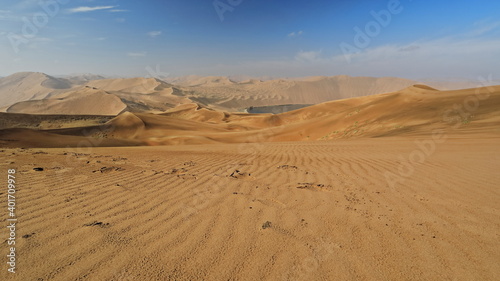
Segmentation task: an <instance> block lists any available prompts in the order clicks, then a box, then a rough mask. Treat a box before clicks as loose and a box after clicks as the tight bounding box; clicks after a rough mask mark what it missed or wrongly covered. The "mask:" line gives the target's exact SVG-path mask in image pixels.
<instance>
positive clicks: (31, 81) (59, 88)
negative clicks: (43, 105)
mask: <svg viewBox="0 0 500 281" xmlns="http://www.w3.org/2000/svg"><path fill="white" fill-rule="evenodd" d="M72 86H73V85H72V84H71V82H69V81H68V80H66V79H62V78H55V77H52V76H49V75H47V74H43V73H39V72H20V73H16V74H13V75H10V76H8V77H3V78H0V108H2V107H6V106H9V105H12V104H14V103H17V102H21V101H27V100H34V99H43V98H46V97H48V96H50V95H53V94H56V93H61V92H65V91H67V90H69V89H71V88H72Z"/></svg>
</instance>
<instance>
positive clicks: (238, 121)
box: [0, 85, 500, 146]
mask: <svg viewBox="0 0 500 281" xmlns="http://www.w3.org/2000/svg"><path fill="white" fill-rule="evenodd" d="M479 98H481V99H479ZM485 98H487V100H485ZM471 99H475V102H477V108H474V110H473V111H471V112H468V113H467V112H466V113H464V112H463V111H464V110H465V109H464V108H465V107H466V106H467V105H468V104H467V101H468V100H471ZM483 100H484V101H483ZM498 105H500V86H492V87H483V88H476V89H464V90H458V91H438V90H436V89H433V88H431V87H428V86H425V85H415V86H411V87H408V88H405V89H403V90H401V91H396V92H392V93H386V94H380V95H372V96H366V97H358V98H351V99H342V100H338V101H331V102H326V103H321V104H317V105H313V106H309V107H305V108H301V109H297V110H293V111H290V112H285V113H281V114H245V113H230V112H225V111H217V110H213V109H209V108H205V107H203V106H200V105H199V104H195V103H191V104H184V105H180V106H178V107H176V108H173V109H170V110H167V111H166V112H163V113H161V114H151V113H130V112H125V113H122V114H121V115H118V116H117V117H116V118H114V119H112V120H110V121H108V122H107V123H105V124H103V125H100V126H95V125H94V126H89V127H80V128H71V129H60V130H45V131H44V132H45V133H46V134H52V135H60V134H63V135H64V136H63V137H66V136H69V135H74V136H80V137H103V138H106V139H108V141H110V142H113V140H133V141H134V142H135V143H139V144H143V145H169V144H190V143H197V144H202V143H207V144H208V143H247V142H282V141H310V140H321V141H326V140H337V139H347V138H366V137H370V138H374V137H382V136H419V135H420V136H423V135H430V134H432V132H433V131H435V130H446V131H449V132H450V133H451V134H453V133H455V132H460V133H467V132H469V133H488V134H493V135H497V134H498V133H499V129H498V122H499V121H500V116H499V115H498V112H497V108H498ZM122 107H123V106H122ZM122 107H120V109H122ZM457 107H458V109H457ZM460 108H462V110H461V111H460V110H459V109H460ZM127 122H130V124H129V125H127V124H126V123H127ZM95 130H98V131H102V134H100V135H99V136H97V135H95V134H88V133H87V132H89V131H95ZM35 133H36V132H35ZM9 138H15V139H19V140H20V142H18V143H17V144H16V143H15V142H9V141H7V140H8V139H9ZM0 139H1V140H2V145H4V146H10V145H20V144H21V143H23V140H25V139H26V138H25V137H23V135H22V134H20V133H19V132H13V131H9V130H3V132H2V137H1V138H0ZM40 145H43V146H46V145H51V144H50V142H44V141H43V137H42V138H40Z"/></svg>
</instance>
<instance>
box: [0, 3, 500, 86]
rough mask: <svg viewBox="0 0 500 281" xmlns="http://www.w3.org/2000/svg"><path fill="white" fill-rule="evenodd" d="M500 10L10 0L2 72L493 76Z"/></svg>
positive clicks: (0, 21) (493, 6)
mask: <svg viewBox="0 0 500 281" xmlns="http://www.w3.org/2000/svg"><path fill="white" fill-rule="evenodd" d="M377 15H378V16H377ZM499 15H500V3H499V2H498V1H482V0H479V1H460V0H454V1H447V0H443V1H436V2H434V3H432V4H430V1H426V2H424V1H422V0H413V1H411V0H400V1H398V0H383V1H382V0H381V1H374V0H360V1H353V0H339V1H335V0H330V1H323V0H317V1H314V0H310V1H305V0H301V1H293V0H288V1H269V0H266V1H264V0H216V1H213V0H206V1H204V0H163V1H160V0H157V1H147V0H146V1H131V0H41V1H40V0H20V1H13V0H9V1H2V7H1V8H0V62H1V64H0V75H2V76H5V75H9V74H12V73H14V72H18V71H40V72H45V73H48V74H53V75H60V74H70V73H96V74H105V75H113V76H151V75H155V74H156V73H159V74H161V75H166V74H167V73H169V75H170V76H181V75H189V74H197V75H251V76H257V77H259V76H273V77H299V76H313V75H328V76H329V75H340V74H347V75H352V76H377V77H381V76H396V77H405V78H412V79H421V78H450V77H464V78H469V79H475V78H477V77H478V76H483V77H486V76H489V75H492V76H493V78H494V79H498V78H499V76H500V68H499V67H498V65H500V17H499ZM155 72H156V73H155Z"/></svg>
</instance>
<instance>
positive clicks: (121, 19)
mask: <svg viewBox="0 0 500 281" xmlns="http://www.w3.org/2000/svg"><path fill="white" fill-rule="evenodd" d="M115 21H116V22H119V23H122V22H125V19H124V18H116V19H115Z"/></svg>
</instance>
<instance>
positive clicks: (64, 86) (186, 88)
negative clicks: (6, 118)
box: [0, 72, 477, 115]
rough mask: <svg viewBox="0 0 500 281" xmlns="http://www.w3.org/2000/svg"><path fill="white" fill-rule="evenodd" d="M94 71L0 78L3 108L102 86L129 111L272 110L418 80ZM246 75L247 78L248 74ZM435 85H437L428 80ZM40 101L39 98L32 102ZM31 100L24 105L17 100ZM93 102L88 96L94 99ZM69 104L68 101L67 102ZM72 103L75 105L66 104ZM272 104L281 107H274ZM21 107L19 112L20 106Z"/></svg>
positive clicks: (50, 110)
mask: <svg viewBox="0 0 500 281" xmlns="http://www.w3.org/2000/svg"><path fill="white" fill-rule="evenodd" d="M103 78H104V77H101V76H95V75H90V74H87V75H80V76H69V77H66V78H55V77H52V76H49V75H46V74H43V73H28V72H25V73H17V74H14V75H11V76H9V77H5V78H2V79H0V97H1V98H0V110H2V111H6V110H7V109H8V108H9V106H12V105H14V104H16V106H15V107H12V108H10V110H9V112H16V113H24V112H42V110H39V109H34V110H29V109H27V108H28V107H30V106H31V105H34V106H36V107H39V108H41V107H45V111H44V114H61V113H62V112H61V110H53V109H56V108H57V107H51V106H46V105H49V104H50V105H52V104H53V103H54V101H48V102H47V101H42V100H46V99H53V98H57V97H59V96H61V95H62V96H65V97H67V95H68V94H72V95H74V96H79V97H78V98H75V100H78V101H80V100H81V98H83V97H85V96H86V95H85V91H86V90H87V89H88V88H90V89H95V90H102V91H105V92H107V93H109V94H112V95H115V96H117V97H119V98H120V99H121V101H122V102H123V103H124V104H126V105H127V109H126V111H130V112H155V113H159V112H164V111H166V110H168V109H171V108H173V107H175V106H176V105H179V104H187V103H197V104H200V105H203V106H205V107H208V108H212V109H217V110H219V111H229V112H245V110H247V109H248V108H250V107H264V106H265V107H268V110H269V112H279V110H280V109H283V108H286V107H284V105H310V104H318V103H323V102H327V101H333V100H339V99H345V98H353V97H361V96H369V95H374V94H381V93H387V92H393V91H397V90H400V89H403V88H406V87H409V86H411V85H414V84H417V81H413V80H408V79H401V78H394V77H383V78H374V77H350V76H346V75H340V76H332V77H326V76H317V77H304V78H293V79H274V80H269V79H252V78H249V77H240V78H242V79H243V78H245V79H243V80H237V79H236V78H235V80H232V79H231V78H229V77H223V76H209V77H202V76H185V77H179V78H166V79H165V81H168V83H167V82H165V81H163V80H160V79H157V78H126V79H125V78H119V79H103ZM247 78H248V79H247ZM434 84H437V85H438V86H439V87H437V88H438V89H447V88H448V89H450V88H453V89H454V88H457V86H460V87H462V88H463V87H464V86H466V85H471V87H475V86H477V85H472V84H471V83H470V82H469V81H455V82H453V81H451V82H450V81H448V82H447V81H441V82H439V81H435V82H434ZM430 85H431V86H433V84H430ZM34 100H37V101H38V102H34V103H33V102H32V101H34ZM26 101H30V103H25V104H24V105H19V103H22V102H26ZM91 102H93V101H88V103H91ZM66 104H67V103H66ZM68 106H69V107H70V108H72V107H73V106H76V105H68ZM272 106H277V107H276V108H272ZM19 108H21V109H22V110H21V111H17V109H19ZM102 109H103V111H102V112H96V110H91V111H83V110H80V111H78V114H87V115H89V114H101V115H106V114H109V112H114V108H111V109H105V108H102Z"/></svg>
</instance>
